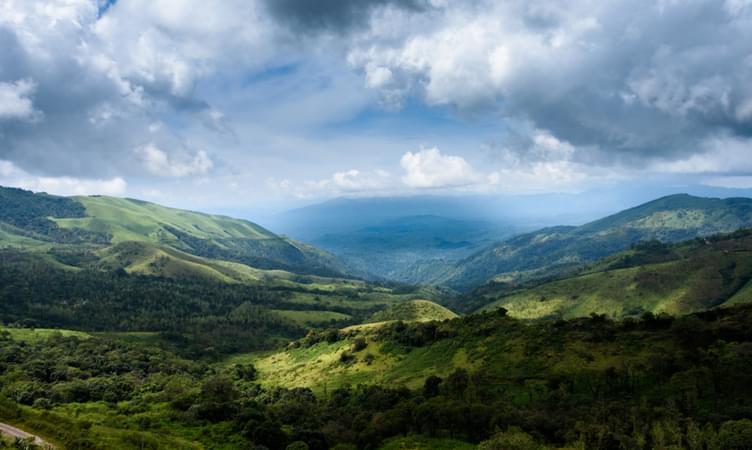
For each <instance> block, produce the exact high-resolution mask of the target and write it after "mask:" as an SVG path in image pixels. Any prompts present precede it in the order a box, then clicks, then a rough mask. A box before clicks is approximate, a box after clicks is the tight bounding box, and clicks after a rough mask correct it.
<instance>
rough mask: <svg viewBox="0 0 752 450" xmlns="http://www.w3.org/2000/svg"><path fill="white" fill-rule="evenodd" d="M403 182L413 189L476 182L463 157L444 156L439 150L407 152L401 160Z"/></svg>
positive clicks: (471, 169)
mask: <svg viewBox="0 0 752 450" xmlns="http://www.w3.org/2000/svg"><path fill="white" fill-rule="evenodd" d="M400 166H402V168H403V169H404V170H405V175H404V176H403V177H402V182H403V183H405V184H406V185H407V186H410V187H413V188H442V187H450V186H463V185H468V184H472V183H473V182H474V181H475V174H474V173H473V168H472V167H471V166H470V164H469V163H468V162H467V161H465V159H464V158H462V157H461V156H452V155H442V154H441V152H440V151H439V149H438V148H436V147H433V148H428V149H422V150H420V151H419V152H415V153H413V152H407V153H405V154H404V155H403V156H402V159H400Z"/></svg>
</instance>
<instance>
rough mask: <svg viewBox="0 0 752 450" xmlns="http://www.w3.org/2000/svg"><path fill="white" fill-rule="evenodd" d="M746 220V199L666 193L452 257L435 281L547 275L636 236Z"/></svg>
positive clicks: (668, 235) (701, 232) (749, 220)
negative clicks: (606, 213)
mask: <svg viewBox="0 0 752 450" xmlns="http://www.w3.org/2000/svg"><path fill="white" fill-rule="evenodd" d="M749 226H752V199H747V198H729V199H723V200H722V199H712V198H700V197H692V196H689V195H683V194H682V195H672V196H668V197H664V198H661V199H658V200H655V201H652V202H649V203H646V204H644V205H641V206H638V207H636V208H632V209H628V210H626V211H622V212H620V213H618V214H614V215H612V216H609V217H606V218H604V219H600V220H597V221H595V222H591V223H588V224H586V225H582V226H579V227H553V228H546V229H543V230H540V231H537V232H534V233H528V234H523V235H521V236H517V237H514V238H511V239H508V240H506V241H504V242H502V243H500V244H498V245H495V246H492V247H489V248H488V249H485V250H483V251H481V252H479V253H477V254H475V255H473V256H470V257H468V258H467V259H465V260H463V261H461V262H460V263H458V265H457V267H456V268H455V269H453V270H452V271H450V272H448V273H447V274H445V275H443V276H442V277H439V278H438V279H437V280H435V282H437V283H439V284H444V285H447V286H450V287H452V288H455V289H458V290H462V291H468V290H471V289H473V288H475V287H477V286H479V285H481V284H482V283H484V282H486V281H489V280H494V281H497V282H507V283H509V282H512V283H517V282H521V281H526V280H531V279H541V278H550V277H552V276H557V275H561V274H565V273H568V272H571V271H573V270H576V269H578V268H580V267H582V266H583V265H585V264H587V263H592V262H594V261H596V260H598V259H600V258H603V257H605V256H608V255H610V254H613V253H615V252H618V251H622V250H625V249H627V248H628V247H629V246H630V245H632V244H635V243H637V242H640V241H648V240H653V239H657V240H661V241H664V242H676V241H681V240H685V239H692V238H695V237H697V236H707V235H712V234H717V233H729V232H732V231H736V230H737V229H739V228H744V227H749Z"/></svg>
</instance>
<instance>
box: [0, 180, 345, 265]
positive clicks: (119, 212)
mask: <svg viewBox="0 0 752 450" xmlns="http://www.w3.org/2000/svg"><path fill="white" fill-rule="evenodd" d="M125 242H141V243H150V244H157V245H159V246H161V247H162V248H171V249H174V250H178V251H181V252H183V253H187V254H190V255H194V256H200V257H205V258H211V259H218V260H224V261H234V262H238V263H242V264H245V265H248V266H251V267H254V268H257V269H282V270H288V271H292V272H297V273H306V274H318V275H339V274H340V273H341V271H342V266H341V264H340V263H339V262H338V261H337V260H336V259H335V258H334V257H333V256H331V255H329V254H327V253H325V252H322V251H320V250H318V249H316V248H314V247H311V246H309V245H306V244H303V243H300V242H296V241H293V240H291V239H288V238H285V237H282V236H278V235H276V234H274V233H272V232H271V231H269V230H266V229H264V228H263V227H261V226H259V225H256V224H254V223H251V222H248V221H245V220H240V219H233V218H230V217H226V216H217V215H209V214H202V213H197V212H192V211H185V210H180V209H174V208H168V207H164V206H160V205H157V204H154V203H149V202H144V201H140V200H133V199H124V198H113V197H101V196H94V197H57V196H51V195H47V194H34V193H31V192H29V191H24V190H21V189H13V188H2V187H0V246H6V247H7V246H12V247H20V248H32V247H49V246H52V245H78V246H81V245H88V246H89V247H103V246H106V245H108V244H115V245H117V244H121V243H125ZM146 249H147V247H142V250H143V251H146ZM115 251H117V249H116V250H115ZM146 253H147V254H145V255H144V256H145V257H146V260H145V261H144V264H148V263H149V262H151V261H150V260H149V258H151V257H153V256H154V255H153V254H151V253H149V252H148V251H146ZM173 256H174V255H173ZM137 263H138V261H131V264H130V265H134V264H137Z"/></svg>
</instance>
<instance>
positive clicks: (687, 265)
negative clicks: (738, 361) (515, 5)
mask: <svg viewBox="0 0 752 450" xmlns="http://www.w3.org/2000/svg"><path fill="white" fill-rule="evenodd" d="M674 253H675V254H674V255H673V256H671V260H669V261H666V262H655V263H647V264H639V265H637V266H635V267H627V268H612V267H613V265H610V263H614V262H615V261H617V262H618V260H619V258H626V257H632V256H633V255H632V254H631V253H630V252H625V253H624V254H621V255H620V256H619V255H617V256H616V257H612V258H610V259H608V260H606V261H605V262H604V263H601V264H599V265H597V266H595V267H594V268H593V269H590V271H588V272H585V273H583V274H581V275H577V276H574V277H570V278H565V279H561V280H556V281H552V282H548V283H543V284H540V285H538V286H534V287H531V288H527V289H521V290H519V291H517V292H512V293H507V294H505V293H502V294H496V293H495V292H494V291H493V289H489V290H486V292H483V293H482V294H481V295H482V296H483V297H485V299H486V301H485V303H487V304H486V306H484V307H482V308H481V309H480V311H492V310H494V309H497V308H500V307H503V308H505V309H507V311H508V313H509V314H510V315H511V316H513V317H517V318H524V319H538V318H565V319H567V318H573V317H582V316H587V315H590V314H592V313H596V314H606V315H608V316H610V317H613V318H617V319H619V318H623V317H629V316H639V315H641V314H643V313H644V312H652V313H668V314H672V315H682V314H688V313H691V312H695V311H701V310H704V309H708V308H713V307H717V306H731V305H735V304H741V303H747V302H750V301H752V284H750V280H752V239H750V238H749V237H747V238H745V239H738V240H727V241H723V240H721V241H718V242H716V243H714V244H712V245H710V244H706V245H704V246H700V247H691V246H689V245H688V244H687V245H682V246H678V247H676V248H675V249H674ZM617 267H618V266H617Z"/></svg>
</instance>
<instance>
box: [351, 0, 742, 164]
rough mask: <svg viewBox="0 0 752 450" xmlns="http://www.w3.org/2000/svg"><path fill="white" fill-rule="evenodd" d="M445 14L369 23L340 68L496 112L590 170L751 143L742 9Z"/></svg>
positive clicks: (531, 8) (644, 2)
mask: <svg viewBox="0 0 752 450" xmlns="http://www.w3.org/2000/svg"><path fill="white" fill-rule="evenodd" d="M436 4H437V5H439V2H436ZM440 5H441V6H440V7H436V8H434V9H431V10H429V11H427V12H425V13H423V15H422V17H420V18H416V17H415V15H408V14H402V15H398V14H394V15H390V16H388V17H386V16H383V17H380V16H374V18H373V23H372V25H371V27H370V28H369V30H368V31H367V32H365V35H366V36H367V37H366V38H361V39H358V40H352V41H351V42H352V43H351V46H350V50H349V56H348V61H349V62H350V63H351V64H352V66H353V67H354V68H356V69H358V70H361V71H362V73H363V74H364V78H365V80H366V85H367V86H370V87H372V88H374V89H377V90H380V91H382V92H384V93H385V95H388V96H391V97H394V96H395V95H402V96H407V97H418V98H420V99H422V100H423V101H424V102H425V103H426V104H428V105H432V106H450V107H453V108H457V109H458V110H459V111H460V112H463V113H465V114H477V113H478V112H483V111H501V112H502V113H503V115H504V119H505V121H527V122H530V123H531V124H532V128H533V129H536V128H540V129H546V130H550V131H551V133H553V134H555V135H556V136H559V137H560V138H561V139H564V140H566V141H568V142H570V143H571V144H572V145H574V146H575V147H578V148H580V149H582V151H581V152H580V153H581V156H582V157H583V158H584V157H588V158H590V159H592V160H595V159H598V160H599V161H598V163H607V164H624V163H629V164H632V165H635V166H639V165H643V164H645V162H646V161H649V160H651V159H652V158H656V157H657V158H676V157H678V158H683V157H686V156H687V155H689V154H694V153H702V152H703V151H704V149H703V148H702V143H703V142H704V141H705V140H706V139H707V138H708V137H709V136H712V135H716V134H718V133H720V132H726V133H730V134H733V135H737V136H752V88H750V85H749V83H748V80H749V78H750V77H751V76H752V57H750V54H752V8H750V7H749V5H748V4H747V3H743V2H738V1H727V2H718V1H715V0H696V1H690V2H657V3H656V2H653V1H649V0H641V1H638V2H637V3H635V2H634V1H627V0H620V1H615V2H593V1H589V0H579V1H574V2H567V3H566V5H564V4H562V3H560V2H553V1H550V0H533V1H523V0H512V1H494V0H478V1H474V2H441V3H440ZM380 20H381V21H387V20H388V21H389V23H388V24H387V23H382V22H379V21H380ZM395 30H402V31H401V32H399V31H395ZM687 30H692V32H691V33H690V32H688V31H687ZM387 73H388V74H389V77H386V74H387ZM381 74H383V76H381ZM393 103H395V102H394V101H393ZM588 152H589V153H591V155H589V156H587V155H585V153H588Z"/></svg>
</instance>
